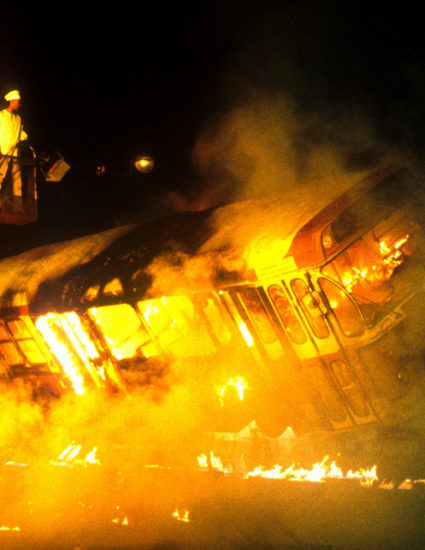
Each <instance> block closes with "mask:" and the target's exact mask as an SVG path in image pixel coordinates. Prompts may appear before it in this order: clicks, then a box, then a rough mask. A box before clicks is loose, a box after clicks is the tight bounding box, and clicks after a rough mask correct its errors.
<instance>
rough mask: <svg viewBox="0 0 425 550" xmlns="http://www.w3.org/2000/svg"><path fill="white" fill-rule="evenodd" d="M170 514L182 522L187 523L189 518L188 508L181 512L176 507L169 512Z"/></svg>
mask: <svg viewBox="0 0 425 550" xmlns="http://www.w3.org/2000/svg"><path fill="white" fill-rule="evenodd" d="M171 516H172V517H173V518H174V519H176V520H177V521H182V522H183V523H189V522H190V519H189V510H185V511H184V512H183V514H181V513H180V512H179V510H178V508H176V509H175V510H174V512H173V513H172V514H171Z"/></svg>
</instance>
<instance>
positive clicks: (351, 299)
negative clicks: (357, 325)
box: [316, 271, 367, 339]
mask: <svg viewBox="0 0 425 550" xmlns="http://www.w3.org/2000/svg"><path fill="white" fill-rule="evenodd" d="M321 279H324V280H326V281H328V282H329V283H331V284H333V285H334V286H335V287H336V288H337V289H338V290H339V291H340V292H342V293H343V294H344V297H345V298H348V300H349V302H350V303H351V304H352V305H353V306H354V308H355V310H356V312H357V314H358V316H359V318H360V321H361V324H362V330H360V331H359V332H355V333H353V334H347V332H346V331H345V330H344V328H343V326H342V324H341V321H340V319H339V316H338V315H337V313H336V312H335V308H334V307H333V306H332V304H331V302H330V300H329V298H328V295H327V293H326V292H325V290H324V289H323V287H322V285H321V284H320V281H321ZM316 284H317V285H318V287H319V288H320V292H321V293H322V295H323V297H324V298H325V300H326V305H327V307H328V309H329V311H330V312H331V314H332V316H333V317H334V318H335V322H336V324H337V326H338V328H339V329H340V331H341V333H342V334H343V335H344V336H345V337H346V338H350V339H351V338H358V337H360V336H362V335H363V334H364V333H365V331H366V330H367V324H366V320H365V318H364V316H363V313H362V311H361V309H360V307H359V305H358V303H357V302H356V300H355V298H354V297H353V295H352V294H351V293H350V292H349V291H348V290H347V289H346V288H345V287H344V285H342V284H341V283H339V282H338V281H336V280H335V279H332V277H329V276H326V275H323V273H322V272H321V271H320V274H319V275H318V277H317V279H316Z"/></svg>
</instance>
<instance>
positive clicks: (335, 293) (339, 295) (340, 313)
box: [319, 277, 364, 336]
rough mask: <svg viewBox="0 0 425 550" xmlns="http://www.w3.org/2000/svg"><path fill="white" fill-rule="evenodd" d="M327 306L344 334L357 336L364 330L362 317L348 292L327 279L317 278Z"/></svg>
mask: <svg viewBox="0 0 425 550" xmlns="http://www.w3.org/2000/svg"><path fill="white" fill-rule="evenodd" d="M319 285H320V288H321V289H322V290H323V292H324V294H325V296H326V298H327V300H328V303H329V306H330V308H331V310H332V311H333V313H334V315H335V317H336V320H337V321H338V324H339V326H340V327H341V330H342V331H343V333H344V334H345V335H346V336H358V335H359V334H361V333H362V332H363V330H364V324H363V319H362V317H361V315H360V313H359V310H358V309H357V308H356V306H355V304H354V302H353V301H352V300H351V299H350V297H349V296H348V294H347V293H346V292H345V291H344V290H343V289H342V288H339V287H338V286H337V285H336V284H334V283H333V282H331V281H330V280H329V279H325V278H323V277H321V278H320V279H319Z"/></svg>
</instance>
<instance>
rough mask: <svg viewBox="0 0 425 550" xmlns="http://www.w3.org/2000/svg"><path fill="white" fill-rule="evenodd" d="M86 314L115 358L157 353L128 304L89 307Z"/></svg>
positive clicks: (154, 354) (145, 355)
mask: <svg viewBox="0 0 425 550" xmlns="http://www.w3.org/2000/svg"><path fill="white" fill-rule="evenodd" d="M88 315H89V318H90V319H91V320H92V321H93V322H94V323H95V324H96V326H97V328H98V330H99V331H100V333H101V334H102V335H103V336H104V338H105V342H106V344H107V346H108V348H109V350H110V352H111V353H112V355H113V356H114V357H115V358H116V359H129V358H131V357H134V356H136V355H139V356H140V357H152V356H156V355H158V350H157V349H156V346H155V344H154V343H153V342H152V339H151V338H150V336H149V334H148V332H147V330H146V329H145V327H144V326H143V325H142V323H141V321H140V318H139V316H138V315H137V313H136V312H135V310H134V309H133V308H132V307H131V306H130V305H129V304H116V305H112V306H103V307H96V308H91V309H89V310H88Z"/></svg>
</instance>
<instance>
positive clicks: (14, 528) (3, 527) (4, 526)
mask: <svg viewBox="0 0 425 550" xmlns="http://www.w3.org/2000/svg"><path fill="white" fill-rule="evenodd" d="M20 530H21V528H20V527H18V526H16V527H7V526H6V525H0V531H15V532H16V531H20Z"/></svg>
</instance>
